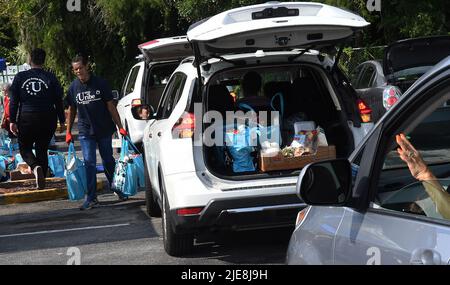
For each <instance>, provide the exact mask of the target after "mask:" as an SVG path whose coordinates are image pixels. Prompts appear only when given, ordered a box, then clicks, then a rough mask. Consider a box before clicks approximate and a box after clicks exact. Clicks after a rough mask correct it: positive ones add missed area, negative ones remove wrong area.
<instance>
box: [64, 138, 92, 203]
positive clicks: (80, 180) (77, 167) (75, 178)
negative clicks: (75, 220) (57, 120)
mask: <svg viewBox="0 0 450 285" xmlns="http://www.w3.org/2000/svg"><path fill="white" fill-rule="evenodd" d="M65 174H66V182H67V193H68V195H69V199H70V200H81V199H83V198H84V195H85V194H86V192H87V179H86V167H85V166H84V162H83V161H82V160H80V159H79V158H78V157H77V154H76V152H75V147H74V145H73V143H70V145H69V152H68V154H67V164H66V171H65Z"/></svg>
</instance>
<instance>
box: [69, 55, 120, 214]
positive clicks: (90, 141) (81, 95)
mask: <svg viewBox="0 0 450 285" xmlns="http://www.w3.org/2000/svg"><path fill="white" fill-rule="evenodd" d="M72 69H73V72H74V73H75V75H76V77H77V79H75V80H74V81H73V82H72V84H71V85H70V87H69V91H68V95H67V97H66V99H67V103H68V105H69V112H68V116H69V121H68V123H67V133H66V142H67V143H70V142H71V141H73V137H72V133H71V131H72V125H73V122H74V120H75V116H76V115H77V111H78V130H79V137H78V138H79V139H80V144H81V150H82V152H83V158H84V163H85V166H86V178H87V188H88V192H87V196H86V200H85V201H84V203H83V205H82V206H81V207H80V210H87V209H90V208H92V207H93V206H94V205H96V204H98V200H97V194H96V192H97V189H96V188H97V171H96V164H97V161H96V158H97V157H96V148H97V145H98V149H99V152H100V156H101V157H102V161H103V167H104V169H105V175H106V178H107V179H108V182H109V185H110V186H111V183H112V179H113V175H114V168H115V163H116V162H115V159H114V157H113V149H112V135H113V133H114V132H115V131H116V126H115V125H117V127H118V128H119V132H120V134H121V135H123V136H127V135H128V133H127V132H126V131H125V129H123V127H122V123H121V122H120V118H119V114H118V113H117V109H116V107H115V105H114V103H113V96H112V91H111V88H110V87H109V85H108V83H107V82H106V81H105V80H103V79H102V78H100V77H97V76H95V75H93V74H91V73H90V71H89V69H88V59H87V57H86V56H84V55H77V56H76V57H75V58H74V59H73V60H72ZM114 123H115V124H114ZM110 188H111V187H110ZM116 194H117V195H118V196H119V199H120V200H126V199H127V197H126V196H124V195H123V194H122V193H120V192H116Z"/></svg>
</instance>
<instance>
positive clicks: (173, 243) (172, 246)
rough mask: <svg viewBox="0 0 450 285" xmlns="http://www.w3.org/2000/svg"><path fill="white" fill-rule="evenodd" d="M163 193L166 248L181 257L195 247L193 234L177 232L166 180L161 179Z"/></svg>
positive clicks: (162, 222)
mask: <svg viewBox="0 0 450 285" xmlns="http://www.w3.org/2000/svg"><path fill="white" fill-rule="evenodd" d="M161 195H162V198H161V199H162V205H163V207H162V208H163V209H162V214H163V215H162V219H161V220H162V221H161V224H162V232H163V242H164V249H165V250H166V252H167V254H168V255H171V256H175V257H180V256H183V255H186V254H189V253H191V252H192V249H193V247H194V235H193V234H177V233H175V231H174V230H173V222H172V218H171V216H170V213H169V205H168V202H167V198H166V192H165V185H164V181H161Z"/></svg>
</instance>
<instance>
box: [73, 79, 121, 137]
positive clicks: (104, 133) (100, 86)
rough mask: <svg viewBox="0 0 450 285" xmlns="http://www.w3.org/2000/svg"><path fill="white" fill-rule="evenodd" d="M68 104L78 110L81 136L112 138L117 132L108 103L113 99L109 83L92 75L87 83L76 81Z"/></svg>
mask: <svg viewBox="0 0 450 285" xmlns="http://www.w3.org/2000/svg"><path fill="white" fill-rule="evenodd" d="M66 99H67V102H68V104H69V105H70V106H73V107H75V108H76V109H77V113H78V131H79V134H80V135H85V136H92V137H95V138H97V139H98V138H105V137H111V136H112V134H113V133H114V132H115V131H116V125H115V124H114V122H113V120H112V117H111V114H110V112H109V110H108V109H107V107H106V102H108V101H110V100H112V99H113V97H112V92H111V88H110V87H109V85H108V83H107V82H106V81H105V80H104V79H102V78H100V77H97V76H95V75H91V76H90V78H89V80H88V81H87V82H86V83H81V81H80V80H78V79H77V80H75V81H73V82H72V84H71V85H70V87H69V91H68V95H67V98H66Z"/></svg>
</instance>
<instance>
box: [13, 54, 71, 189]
mask: <svg viewBox="0 0 450 285" xmlns="http://www.w3.org/2000/svg"><path fill="white" fill-rule="evenodd" d="M45 56H46V54H45V51H44V50H42V49H34V50H33V51H32V52H31V54H30V58H29V61H30V65H31V69H30V70H27V71H22V72H19V73H18V74H17V75H16V76H15V77H14V81H13V83H12V85H11V88H10V93H11V95H10V98H11V101H10V103H9V110H10V122H11V123H10V130H11V132H12V133H13V134H14V135H16V136H18V140H19V148H20V154H21V156H22V158H23V160H24V161H25V162H26V163H27V164H28V165H29V166H30V167H31V169H32V170H33V172H34V175H35V177H36V184H37V188H38V189H44V188H45V174H46V173H47V168H48V156H47V151H48V145H49V143H50V140H51V138H52V137H53V135H54V134H55V130H56V119H57V117H58V119H59V122H60V126H61V128H60V131H63V130H64V123H65V116H64V108H63V101H62V97H63V90H62V88H61V85H60V84H59V82H58V79H56V76H55V75H54V74H53V73H51V72H47V71H45V70H44V69H43V68H42V66H43V64H44V62H45ZM33 145H34V147H35V150H36V155H35V154H33Z"/></svg>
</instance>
